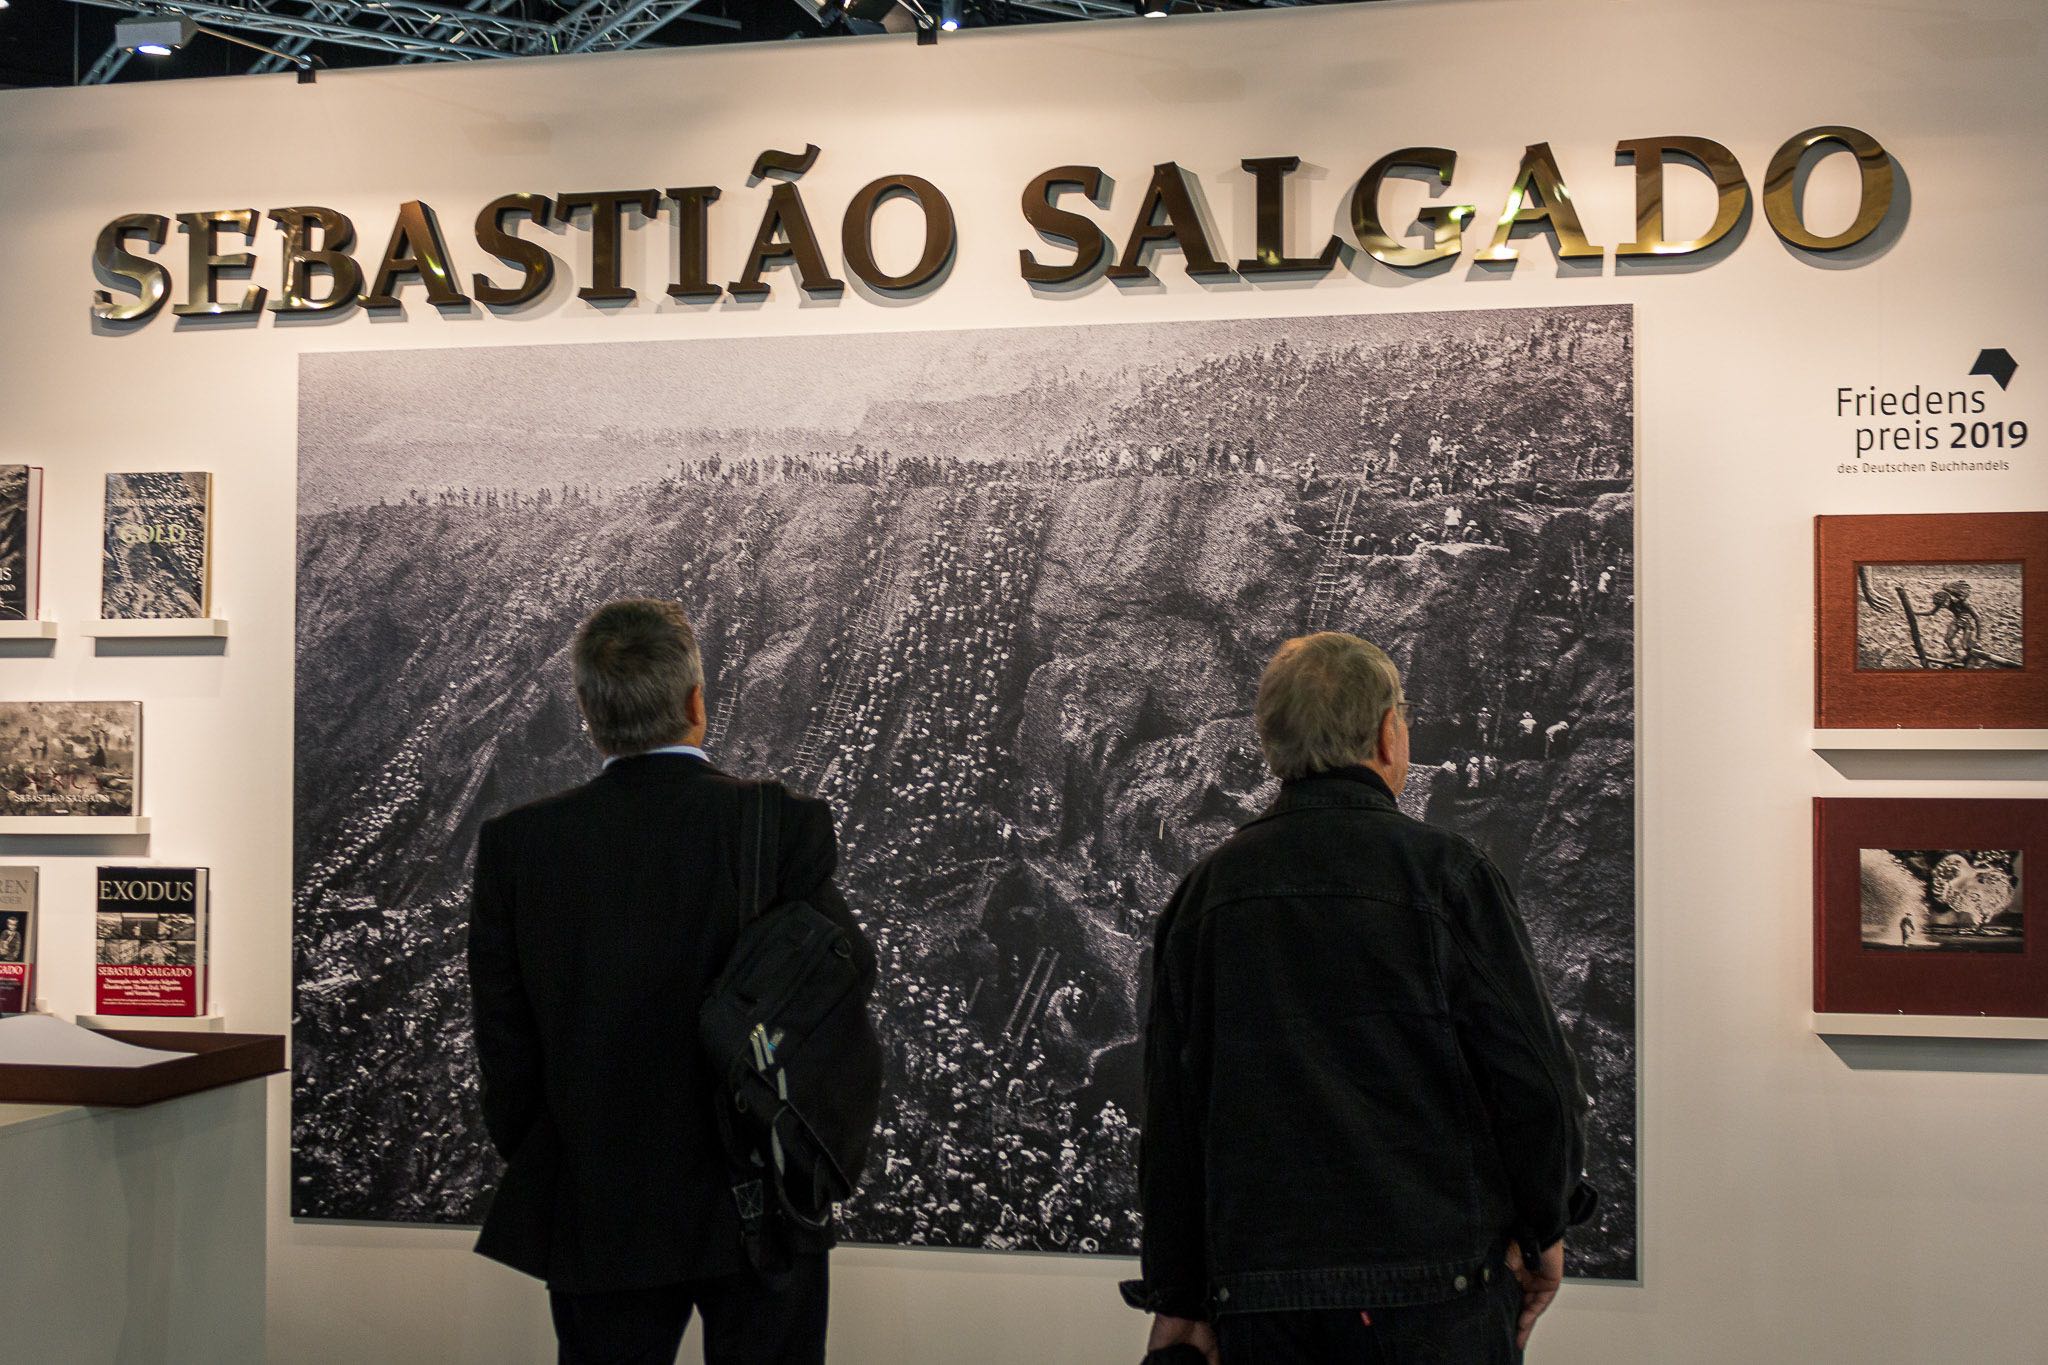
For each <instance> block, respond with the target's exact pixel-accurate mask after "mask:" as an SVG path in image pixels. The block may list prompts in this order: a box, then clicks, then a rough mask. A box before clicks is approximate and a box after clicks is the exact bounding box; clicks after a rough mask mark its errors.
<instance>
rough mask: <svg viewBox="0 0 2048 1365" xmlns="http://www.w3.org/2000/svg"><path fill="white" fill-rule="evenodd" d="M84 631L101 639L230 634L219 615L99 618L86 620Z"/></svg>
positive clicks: (221, 636) (198, 637)
mask: <svg viewBox="0 0 2048 1365" xmlns="http://www.w3.org/2000/svg"><path fill="white" fill-rule="evenodd" d="M85 633H86V634H87V635H90V636H93V637H94V638H95V639H100V640H219V639H224V638H225V637H226V636H227V633H228V623H227V622H226V621H224V620H222V619H221V618H220V617H218V616H205V617H188V616H179V617H171V618H168V619H164V620H155V619H152V620H134V621H108V620H99V621H88V622H86V623H85Z"/></svg>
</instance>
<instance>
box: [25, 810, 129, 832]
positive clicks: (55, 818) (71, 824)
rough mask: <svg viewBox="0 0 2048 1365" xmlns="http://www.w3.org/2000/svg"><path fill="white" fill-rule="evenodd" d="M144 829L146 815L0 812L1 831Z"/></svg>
mask: <svg viewBox="0 0 2048 1365" xmlns="http://www.w3.org/2000/svg"><path fill="white" fill-rule="evenodd" d="M147 833H149V817H148V816H147V815H0V834H147Z"/></svg>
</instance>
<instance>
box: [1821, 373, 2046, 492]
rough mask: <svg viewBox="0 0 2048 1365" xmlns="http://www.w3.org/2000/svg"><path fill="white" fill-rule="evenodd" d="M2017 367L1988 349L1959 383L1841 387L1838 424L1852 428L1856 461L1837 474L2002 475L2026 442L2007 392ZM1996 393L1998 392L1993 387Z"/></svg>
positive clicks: (1847, 462)
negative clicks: (1847, 423) (1893, 386)
mask: <svg viewBox="0 0 2048 1365" xmlns="http://www.w3.org/2000/svg"><path fill="white" fill-rule="evenodd" d="M2018 370H2019V364H2018V362H2017V361H2015V360H2014V359H2013V357H2012V352H2010V351H2008V350H2006V349H2004V348H2003V347H1991V348H1988V349H1986V350H1983V351H1979V352H1978V353H1977V363H1976V364H1974V365H1972V366H1971V367H1970V373H1969V375H1968V376H1967V377H1966V378H1965V379H1964V380H1962V381H1961V382H1960V383H1956V384H1951V385H1941V384H1934V385H1921V384H1915V385H1913V386H1912V387H1910V388H1904V389H1880V388H1878V387H1876V386H1875V385H1863V386H1861V387H1858V386H1853V385H1848V384H1844V385H1841V386H1840V387H1838V388H1837V389H1836V390H1835V399H1834V401H1835V417H1836V418H1837V419H1838V420H1841V421H1846V422H1851V423H1854V441H1855V446H1856V458H1855V459H1854V460H1853V461H1851V460H1844V461H1842V462H1841V463H1840V464H1837V465H1836V466H1835V472H1836V473H1837V474H2003V473H2007V472H2009V471H2010V470H2011V469H2012V461H2011V460H2009V459H2006V458H2005V456H2006V455H2007V454H2009V453H2011V452H2013V451H2017V450H2021V449H2023V448H2025V446H2026V444H2027V437H2028V436H2029V435H2030V434H2031V433H2030V430H2029V428H2028V425H2027V421H2026V419H2025V418H2024V417H2018V416H2014V415H2012V412H2011V408H2012V406H2013V400H2012V396H2011V388H2012V382H2013V376H2014V375H2015V374H2016V373H2017V372H2018ZM1994 386H1995V387H1994Z"/></svg>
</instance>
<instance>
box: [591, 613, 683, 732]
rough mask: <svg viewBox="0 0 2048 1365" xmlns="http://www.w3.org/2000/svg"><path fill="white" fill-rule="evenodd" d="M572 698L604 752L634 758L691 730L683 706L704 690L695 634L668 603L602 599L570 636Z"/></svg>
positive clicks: (681, 614) (681, 615) (680, 614)
mask: <svg viewBox="0 0 2048 1365" xmlns="http://www.w3.org/2000/svg"><path fill="white" fill-rule="evenodd" d="M573 660H574V671H575V676H576V700H577V701H578V702H579V703H580V704H581V705H582V707H583V719H584V720H585V721H586V722H588V723H589V725H590V735H591V738H592V739H594V740H596V741H597V747H598V748H600V749H602V750H604V751H605V752H606V753H607V754H613V755H619V754H638V753H645V752H646V751H647V750H649V749H655V748H659V747H660V746H662V745H664V744H674V743H677V742H678V741H680V740H681V739H682V738H683V736H684V735H686V734H688V733H689V732H690V719H689V714H688V710H687V707H686V703H687V702H688V701H689V697H690V692H691V690H692V689H693V688H698V687H702V686H703V685H704V660H703V657H702V656H701V655H700V654H698V652H697V632H696V631H694V630H692V629H691V628H690V618H689V617H688V616H686V615H684V614H683V609H682V607H680V606H679V605H677V604H676V603H674V602H663V601H660V600H657V599H655V598H648V597H631V598H626V599H624V600H621V601H618V602H607V603H605V604H604V605H603V606H601V607H599V608H598V609H597V610H596V611H594V612H592V613H591V615H590V619H589V620H588V621H585V622H584V623H583V625H582V627H581V628H580V629H578V630H577V632H576V643H575V646H574V649H573Z"/></svg>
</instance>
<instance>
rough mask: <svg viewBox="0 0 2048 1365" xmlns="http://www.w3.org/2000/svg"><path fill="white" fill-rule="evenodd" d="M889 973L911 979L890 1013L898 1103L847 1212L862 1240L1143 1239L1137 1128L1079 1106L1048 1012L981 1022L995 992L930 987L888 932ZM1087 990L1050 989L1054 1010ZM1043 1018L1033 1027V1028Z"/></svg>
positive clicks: (1116, 1242) (1035, 1242)
mask: <svg viewBox="0 0 2048 1365" xmlns="http://www.w3.org/2000/svg"><path fill="white" fill-rule="evenodd" d="M878 951H879V955H880V958H881V963H882V970H883V971H884V972H885V973H897V975H892V976H889V977H888V978H887V979H891V980H898V981H901V982H903V983H904V984H903V986H902V988H901V992H900V994H901V997H902V1003H901V1005H900V1007H898V1008H896V1009H894V1010H893V1011H892V1013H891V1017H890V1018H889V1020H888V1021H887V1022H886V1023H885V1028H887V1030H888V1035H889V1045H890V1053H891V1057H892V1060H893V1066H894V1068H895V1070H896V1073H897V1076H898V1077H899V1078H900V1081H899V1084H898V1085H897V1087H896V1092H897V1093H896V1099H897V1102H896V1103H895V1104H894V1105H892V1106H891V1107H890V1109H889V1110H888V1111H887V1112H886V1113H885V1114H884V1116H883V1120H882V1128H881V1131H880V1133H879V1134H878V1135H877V1140H876V1155H875V1159H874V1166H873V1168H872V1172H871V1174H870V1176H869V1178H868V1181H867V1188H866V1189H864V1190H863V1191H862V1192H861V1193H860V1195H859V1196H858V1197H857V1199H856V1200H855V1203H854V1206H853V1208H852V1209H851V1210H850V1211H849V1213H850V1227H851V1229H852V1231H853V1233H854V1235H856V1236H858V1237H860V1238H861V1239H863V1240H871V1241H880V1242H896V1243H906V1244H909V1245H913V1246H957V1247H985V1248H991V1249H996V1250H1025V1251H1083V1252H1094V1251H1107V1252H1119V1253H1124V1254H1130V1253H1131V1252H1133V1251H1134V1250H1135V1249H1136V1246H1137V1240H1138V1220H1137V1216H1136V1214H1135V1213H1133V1212H1132V1209H1133V1208H1134V1206H1135V1205H1136V1203H1137V1200H1136V1198H1135V1193H1136V1192H1135V1190H1134V1189H1133V1188H1132V1182H1131V1175H1132V1172H1133V1171H1134V1170H1135V1169H1136V1166H1137V1130H1136V1129H1135V1128H1134V1127H1133V1126H1132V1122H1131V1116H1130V1115H1129V1114H1127V1113H1126V1112H1125V1111H1124V1110H1123V1109H1122V1108H1121V1107H1120V1106H1118V1105H1117V1104H1115V1103H1113V1102H1108V1103H1103V1104H1101V1105H1099V1106H1096V1107H1095V1108H1094V1111H1093V1112H1090V1113H1086V1114H1083V1113H1081V1112H1080V1106H1079V1101H1078V1100H1077V1099H1076V1098H1075V1097H1074V1096H1073V1095H1072V1094H1071V1093H1068V1089H1069V1087H1068V1086H1067V1085H1063V1084H1062V1082H1061V1080H1060V1079H1059V1078H1058V1077H1057V1076H1056V1074H1055V1070H1054V1068H1052V1067H1051V1066H1049V1065H1048V1064H1047V1057H1046V1053H1045V1049H1044V1047H1043V1045H1042V1043H1041V1042H1040V1030H1042V1029H1043V1028H1044V1027H1045V1023H1044V1021H1043V1019H1042V1018H1041V1019H1026V1018H1024V1017H1023V1012H1022V1011H1021V1010H1013V1011H1012V1012H1011V1014H1012V1018H1013V1022H1012V1023H1011V1024H1010V1026H1008V1027H1006V1028H1005V1029H1004V1030H1003V1031H1001V1032H1000V1033H996V1032H993V1031H992V1030H991V1029H990V1028H989V1027H987V1026H986V1025H984V1024H983V1023H981V1022H979V1021H978V1020H977V1019H976V1018H974V1017H973V1016H974V1006H975V1004H976V1002H977V999H978V997H979V995H980V993H981V992H982V991H983V990H984V989H985V988H986V987H985V984H984V983H983V982H979V981H977V982H975V983H973V984H971V985H965V986H962V985H957V984H953V983H945V982H940V983H934V982H933V981H931V980H929V979H928V978H927V977H926V976H924V975H922V974H920V971H919V962H918V959H917V957H916V955H915V954H909V953H906V952H905V950H904V948H903V947H902V945H901V944H899V943H895V942H891V941H889V939H888V937H887V936H886V935H882V936H881V941H880V942H879V944H878ZM1081 989H1082V988H1081V987H1080V986H1078V985H1076V984H1074V983H1071V982H1069V983H1066V984H1063V985H1061V986H1060V987H1058V988H1057V989H1055V990H1052V991H1050V992H1041V993H1040V996H1039V1001H1040V1002H1042V1003H1039V1009H1040V1010H1041V1011H1042V1013H1043V1014H1044V1015H1048V1016H1052V1017H1055V1018H1056V1017H1058V1015H1059V1014H1060V1013H1061V1012H1062V1011H1063V1010H1064V1009H1066V1008H1067V1007H1068V1003H1067V1002H1068V1001H1069V1000H1070V999H1071V998H1072V997H1073V995H1074V994H1075V993H1078V992H1079V991H1080V990H1081ZM1034 1024H1036V1025H1037V1027H1036V1028H1034V1027H1033V1025H1034Z"/></svg>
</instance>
